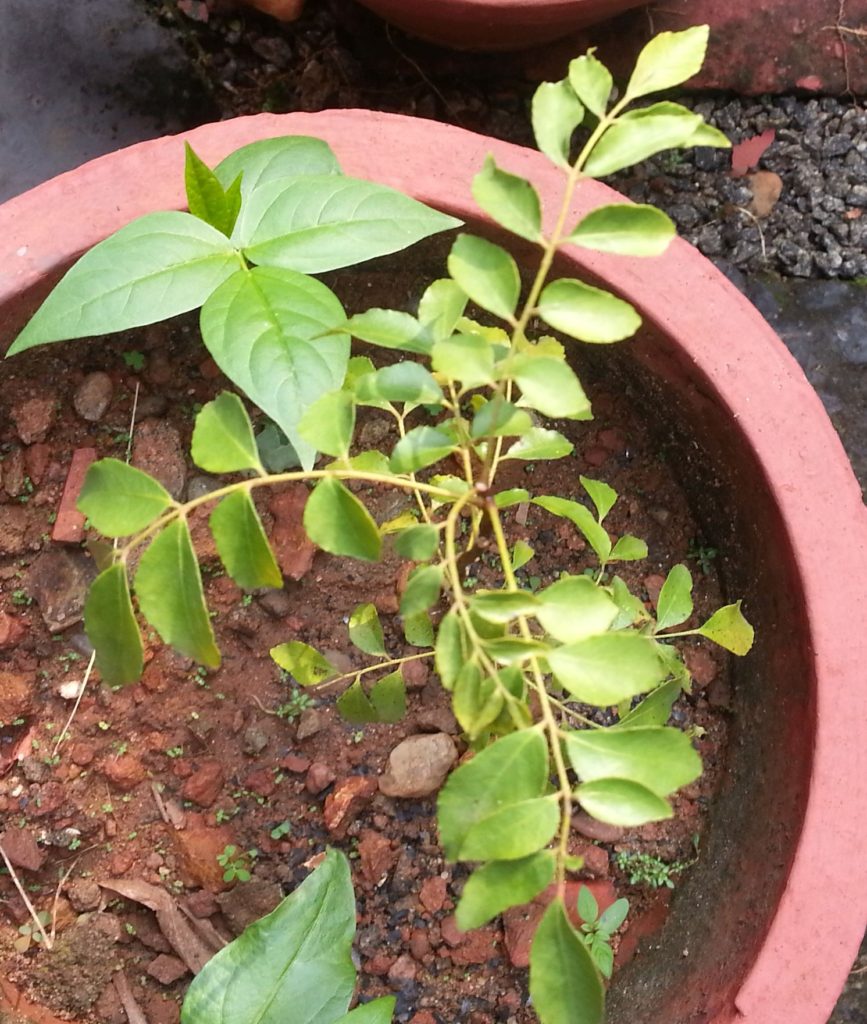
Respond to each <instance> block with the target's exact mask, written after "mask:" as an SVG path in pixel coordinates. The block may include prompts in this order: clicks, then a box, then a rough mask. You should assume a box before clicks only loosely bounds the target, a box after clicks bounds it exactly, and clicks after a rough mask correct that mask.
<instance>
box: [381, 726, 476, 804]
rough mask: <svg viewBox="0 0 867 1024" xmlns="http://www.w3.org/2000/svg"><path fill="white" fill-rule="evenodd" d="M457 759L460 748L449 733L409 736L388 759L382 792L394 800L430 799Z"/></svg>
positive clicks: (382, 781)
mask: <svg viewBox="0 0 867 1024" xmlns="http://www.w3.org/2000/svg"><path fill="white" fill-rule="evenodd" d="M457 759H458V751H457V747H455V743H454V740H453V739H452V738H451V736H449V735H447V734H446V733H443V732H437V733H432V734H425V735H417V736H409V737H407V739H405V740H403V741H402V742H401V743H399V744H398V745H397V746H396V747H395V748H394V750H392V752H391V754H390V755H389V758H388V769H387V771H385V772H384V773H383V774H382V775H381V776H380V778H379V788H380V789H381V790H382V792H383V793H384V794H385V795H386V796H391V797H403V798H405V799H416V798H418V797H423V796H429V795H430V794H431V793H435V792H436V791H437V790H438V789H439V788H440V786H441V785H442V784H443V782H444V780H445V777H446V775H448V773H449V769H450V768H451V766H452V765H453V764H454V763H455V761H457Z"/></svg>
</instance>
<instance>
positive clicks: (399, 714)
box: [370, 669, 406, 722]
mask: <svg viewBox="0 0 867 1024" xmlns="http://www.w3.org/2000/svg"><path fill="white" fill-rule="evenodd" d="M370 703H371V704H372V705H373V707H374V709H375V711H376V720H377V721H378V722H399V721H400V720H401V719H402V718H403V716H404V715H405V714H406V685H405V684H404V681H403V674H402V673H401V671H400V669H398V670H397V671H396V672H389V674H388V675H387V676H383V677H382V679H378V680H377V681H376V682H375V683H374V684H373V686H372V687H371V690H370Z"/></svg>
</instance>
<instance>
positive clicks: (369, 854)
mask: <svg viewBox="0 0 867 1024" xmlns="http://www.w3.org/2000/svg"><path fill="white" fill-rule="evenodd" d="M358 858H359V865H360V869H361V875H362V877H363V878H364V880H365V881H366V882H367V884H368V885H369V886H371V887H374V886H378V885H379V884H380V883H381V882H382V881H383V880H384V879H385V878H386V877H387V875H388V873H389V871H391V869H392V868H393V867H394V865H395V864H396V863H397V858H398V852H397V850H394V849H393V848H392V845H391V840H390V839H388V837H387V836H384V835H381V834H380V833H379V832H374V831H373V829H365V830H364V831H363V832H362V833H361V838H360V839H359V842H358Z"/></svg>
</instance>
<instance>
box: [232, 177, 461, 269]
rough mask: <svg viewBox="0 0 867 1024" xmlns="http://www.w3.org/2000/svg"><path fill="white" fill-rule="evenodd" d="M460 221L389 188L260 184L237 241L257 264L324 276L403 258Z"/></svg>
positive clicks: (315, 182) (300, 181)
mask: <svg viewBox="0 0 867 1024" xmlns="http://www.w3.org/2000/svg"><path fill="white" fill-rule="evenodd" d="M460 223H461V222H460V221H458V220H455V218H454V217H448V216H446V215H445V214H443V213H439V212H438V211H437V210H432V209H430V207H427V206H424V205H423V204H422V203H419V202H417V201H416V200H415V199H411V198H410V197H409V196H406V195H404V194H403V193H402V192H396V191H395V190H394V189H391V188H387V187H386V186H385V185H378V184H375V183H374V182H371V181H361V180H359V179H357V178H347V177H344V176H342V175H334V174H331V175H325V176H318V175H310V176H307V177H303V178H294V179H283V180H279V181H270V182H268V183H266V184H259V185H258V186H257V187H256V189H255V190H254V191H253V192H252V193H251V194H250V196H249V197H248V198H247V201H246V203H245V204H244V206H243V207H242V209H241V214H240V216H239V217H238V223H237V224H236V225H235V231H234V234H233V241H234V242H235V243H236V244H237V245H239V246H240V247H241V248H242V249H243V250H244V255H245V256H246V257H247V259H249V260H250V261H251V262H253V263H258V264H264V265H266V266H271V267H284V268H286V269H288V270H297V271H300V272H301V273H303V274H320V273H323V272H324V271H326V270H337V269H338V268H340V267H348V266H352V265H353V264H355V263H360V262H362V261H363V260H370V259H373V258H374V257H375V256H386V255H387V254H388V253H392V252H398V251H399V250H400V249H405V248H407V246H410V245H413V244H414V243H415V242H419V241H421V239H423V238H427V237H428V236H429V235H435V234H437V233H438V232H440V231H447V230H449V229H450V228H456V227H459V226H460Z"/></svg>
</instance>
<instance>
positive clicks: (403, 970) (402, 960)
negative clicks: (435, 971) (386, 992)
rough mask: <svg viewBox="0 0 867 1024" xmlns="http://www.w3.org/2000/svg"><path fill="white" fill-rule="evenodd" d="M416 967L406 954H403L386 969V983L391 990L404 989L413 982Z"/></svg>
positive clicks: (416, 972)
mask: <svg viewBox="0 0 867 1024" xmlns="http://www.w3.org/2000/svg"><path fill="white" fill-rule="evenodd" d="M417 974H418V965H417V964H416V962H415V960H413V958H412V957H411V956H410V955H409V954H408V953H404V954H402V955H401V956H399V957H398V958H397V960H395V961H394V963H393V964H392V965H391V967H389V969H388V983H389V985H391V987H392V988H397V989H400V988H406V986H407V985H410V984H412V982H414V981H415V979H416V975H417Z"/></svg>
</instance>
